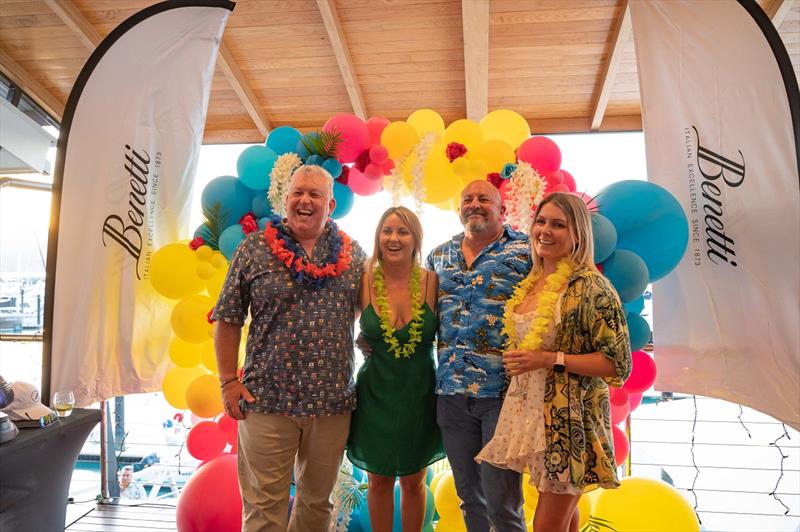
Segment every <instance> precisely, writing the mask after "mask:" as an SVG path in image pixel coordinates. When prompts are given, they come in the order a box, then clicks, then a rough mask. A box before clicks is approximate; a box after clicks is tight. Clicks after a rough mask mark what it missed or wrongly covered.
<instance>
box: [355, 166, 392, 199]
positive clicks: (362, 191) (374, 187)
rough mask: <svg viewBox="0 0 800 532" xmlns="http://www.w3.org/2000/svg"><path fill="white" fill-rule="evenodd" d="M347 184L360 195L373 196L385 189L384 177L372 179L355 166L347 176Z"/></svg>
mask: <svg viewBox="0 0 800 532" xmlns="http://www.w3.org/2000/svg"><path fill="white" fill-rule="evenodd" d="M347 186H348V187H350V190H352V191H353V193H355V194H358V195H359V196H371V195H373V194H375V193H376V192H380V191H381V189H383V179H380V178H378V179H370V178H368V177H367V176H365V175H364V174H362V173H361V172H359V171H358V170H357V169H356V167H355V166H353V167H351V168H350V174H349V175H348V176H347Z"/></svg>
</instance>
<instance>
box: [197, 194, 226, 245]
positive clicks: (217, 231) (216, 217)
mask: <svg viewBox="0 0 800 532" xmlns="http://www.w3.org/2000/svg"><path fill="white" fill-rule="evenodd" d="M229 214H230V213H229V211H227V210H223V209H222V204H221V203H220V202H218V201H216V202H214V203H213V204H212V205H211V207H208V208H206V207H203V225H202V226H201V227H203V228H205V231H203V234H202V236H203V239H204V240H205V241H206V242H205V243H206V245H208V247H210V248H212V249H219V235H221V234H222V231H223V229H225V222H226V221H227V219H228V215H229Z"/></svg>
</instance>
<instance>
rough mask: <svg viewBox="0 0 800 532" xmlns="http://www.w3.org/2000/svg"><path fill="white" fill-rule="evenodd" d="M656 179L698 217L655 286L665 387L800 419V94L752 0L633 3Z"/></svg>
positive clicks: (797, 422)
mask: <svg viewBox="0 0 800 532" xmlns="http://www.w3.org/2000/svg"><path fill="white" fill-rule="evenodd" d="M630 9H631V17H632V24H633V32H634V39H635V44H636V55H637V60H638V70H639V82H640V86H641V93H642V113H643V123H644V134H645V144H646V151H647V170H648V175H649V180H650V181H652V182H654V183H657V184H659V185H661V186H663V187H665V188H666V189H667V190H669V191H670V192H671V193H672V194H673V195H674V196H675V197H676V198H677V199H678V201H679V202H680V203H681V205H682V206H683V208H684V211H685V213H686V217H687V219H688V220H689V231H690V238H689V247H688V249H687V252H686V255H685V256H684V258H683V260H682V261H681V263H680V264H679V265H678V267H677V268H676V269H675V270H674V271H673V272H672V273H671V274H670V275H668V276H667V277H666V278H664V279H663V280H661V281H659V282H658V283H656V284H655V285H654V292H655V293H654V295H653V302H654V305H655V308H654V310H653V318H654V327H653V329H654V333H653V338H654V343H655V356H656V361H657V365H658V379H657V381H656V388H657V389H659V390H671V391H677V392H684V393H691V394H699V395H705V396H710V397H717V398H720V399H725V400H728V401H732V402H734V403H741V404H745V405H748V406H750V407H752V408H755V409H757V410H760V411H762V412H765V413H767V414H769V415H771V416H773V417H775V418H777V419H779V420H781V421H783V422H785V423H787V424H789V425H791V426H792V427H794V428H795V429H800V266H799V265H800V237H798V228H799V227H800V184H799V181H800V179H799V178H798V146H799V145H798V136H800V135H799V134H798V133H799V129H798V128H800V95H798V90H797V78H796V77H795V74H794V72H793V71H792V67H791V64H790V62H789V57H788V55H787V54H786V49H785V47H784V45H783V44H782V43H781V41H780V37H779V36H778V33H777V31H776V30H775V28H774V27H773V26H772V24H771V22H770V21H769V19H768V18H767V17H766V15H765V14H764V13H763V11H762V10H761V8H760V7H758V6H757V5H756V3H755V2H754V1H752V0H740V1H737V0H725V1H721V0H720V1H713V2H711V1H706V2H697V1H691V0H648V1H646V2H645V1H633V2H631V3H630Z"/></svg>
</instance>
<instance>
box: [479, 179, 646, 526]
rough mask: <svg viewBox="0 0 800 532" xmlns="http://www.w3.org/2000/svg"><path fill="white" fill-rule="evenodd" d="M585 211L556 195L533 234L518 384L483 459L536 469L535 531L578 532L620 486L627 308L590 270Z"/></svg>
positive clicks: (512, 308) (515, 332)
mask: <svg viewBox="0 0 800 532" xmlns="http://www.w3.org/2000/svg"><path fill="white" fill-rule="evenodd" d="M591 227H592V225H591V219H590V216H589V212H588V210H587V208H586V206H585V204H584V203H583V201H582V200H581V199H580V198H578V197H577V196H573V195H571V194H564V193H555V194H551V195H550V196H548V197H547V198H545V199H544V200H543V201H542V202H541V203H540V204H539V207H538V209H537V210H536V215H535V217H534V220H533V224H532V226H531V229H530V242H531V251H532V257H533V269H532V270H531V273H530V275H529V276H528V278H526V279H525V280H524V281H522V282H521V283H520V284H519V285H517V288H516V290H515V292H514V296H513V297H512V298H511V299H509V300H508V302H507V304H506V309H505V317H504V323H503V325H504V333H505V334H506V335H507V336H508V350H507V351H506V352H505V353H504V354H503V364H504V365H505V368H506V371H507V373H508V374H509V375H511V376H512V377H513V379H512V382H511V385H510V386H509V389H508V393H507V394H506V399H505V401H504V403H503V410H502V412H501V414H500V419H499V421H498V425H497V429H496V430H495V434H494V437H493V439H492V440H491V441H490V442H489V443H488V444H487V445H486V447H484V448H483V450H482V451H481V452H480V453H479V454H478V456H477V457H476V460H478V461H482V460H485V461H487V462H490V463H492V464H495V465H496V466H498V467H505V468H508V469H513V470H516V471H520V472H522V471H525V470H527V471H530V475H531V480H530V482H531V484H533V485H534V486H535V487H536V488H537V489H538V490H539V501H538V503H537V506H536V513H535V516H534V519H533V526H534V529H535V530H546V531H557V532H560V531H563V532H567V531H569V532H577V530H578V522H579V516H578V510H577V505H578V499H579V498H580V496H581V494H582V493H583V492H585V491H589V490H592V489H594V488H596V487H598V486H602V487H603V488H616V487H618V486H619V480H618V479H617V473H616V466H615V463H614V447H613V439H612V432H611V413H610V409H609V400H608V386H609V385H611V386H621V385H622V383H623V382H624V381H625V379H626V378H627V377H628V375H629V374H630V370H631V351H630V341H629V338H628V331H627V326H626V324H625V313H624V311H623V309H622V304H621V303H620V301H619V298H618V296H617V294H616V292H615V291H614V289H613V288H612V286H611V284H610V283H609V281H608V280H607V279H606V278H605V277H603V276H602V275H601V274H600V272H599V271H598V270H597V268H596V267H595V265H594V261H593V255H594V250H593V245H592V230H591Z"/></svg>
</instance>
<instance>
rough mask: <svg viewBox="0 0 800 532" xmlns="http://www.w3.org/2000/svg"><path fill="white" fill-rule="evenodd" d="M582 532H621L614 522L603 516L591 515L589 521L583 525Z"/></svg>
mask: <svg viewBox="0 0 800 532" xmlns="http://www.w3.org/2000/svg"><path fill="white" fill-rule="evenodd" d="M581 532H619V530H617V529H616V528H614V526H613V523H612V522H611V521H609V520H608V519H603V518H602V517H595V516H593V515H592V516H589V521H588V522H587V523H586V524H585V525H583V528H581Z"/></svg>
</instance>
